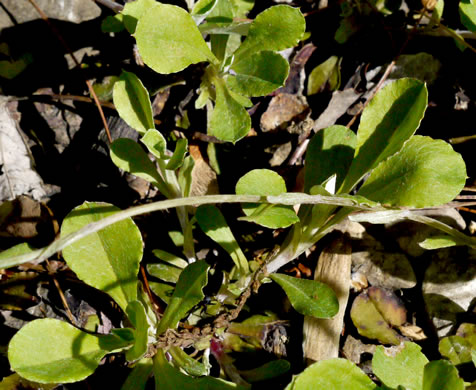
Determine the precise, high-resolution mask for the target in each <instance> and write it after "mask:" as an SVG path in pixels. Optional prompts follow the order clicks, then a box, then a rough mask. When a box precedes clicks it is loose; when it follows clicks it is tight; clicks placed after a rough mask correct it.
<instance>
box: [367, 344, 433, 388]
mask: <svg viewBox="0 0 476 390" xmlns="http://www.w3.org/2000/svg"><path fill="white" fill-rule="evenodd" d="M427 363H428V359H427V358H426V357H425V355H423V354H422V353H421V348H420V346H418V345H417V344H415V343H411V342H405V343H404V344H403V347H402V346H398V347H392V348H389V349H387V350H385V348H383V347H382V346H381V345H379V346H378V347H377V349H376V350H375V353H374V356H373V359H372V370H373V372H374V374H375V375H377V377H378V378H379V379H380V380H381V381H382V382H383V383H384V384H385V385H386V386H388V387H391V388H395V389H396V388H398V386H403V387H404V388H405V389H406V390H421V389H422V385H423V370H424V367H425V365H426V364H427Z"/></svg>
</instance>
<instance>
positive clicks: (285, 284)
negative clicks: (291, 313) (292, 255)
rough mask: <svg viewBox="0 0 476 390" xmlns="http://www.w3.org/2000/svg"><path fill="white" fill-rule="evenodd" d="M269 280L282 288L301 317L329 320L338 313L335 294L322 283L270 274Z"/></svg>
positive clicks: (337, 302)
mask: <svg viewBox="0 0 476 390" xmlns="http://www.w3.org/2000/svg"><path fill="white" fill-rule="evenodd" d="M270 278H271V279H273V280H274V281H275V282H276V283H278V284H279V285H280V286H281V287H282V288H283V290H284V291H285V292H286V295H287V296H288V298H289V300H290V301H291V305H292V306H293V307H294V309H295V310H296V311H297V312H298V313H300V314H302V315H305V316H311V317H316V318H330V317H332V316H334V315H336V314H337V312H338V311H339V301H338V300H337V297H336V294H335V293H334V291H333V290H332V289H331V288H330V287H329V286H327V285H326V284H324V283H320V282H318V281H315V280H308V279H299V278H294V277H292V276H287V275H283V274H272V275H270Z"/></svg>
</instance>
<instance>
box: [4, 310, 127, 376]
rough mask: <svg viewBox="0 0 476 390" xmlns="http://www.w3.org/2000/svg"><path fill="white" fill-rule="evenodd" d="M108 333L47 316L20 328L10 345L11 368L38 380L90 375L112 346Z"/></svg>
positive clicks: (117, 346)
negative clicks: (106, 342) (105, 342)
mask: <svg viewBox="0 0 476 390" xmlns="http://www.w3.org/2000/svg"><path fill="white" fill-rule="evenodd" d="M105 338H108V336H96V335H93V334H89V333H86V332H83V331H81V330H79V329H77V328H75V327H74V326H72V325H69V324H68V323H66V322H63V321H59V320H55V319H51V318H47V319H41V320H35V321H32V322H30V323H29V324H27V325H25V326H24V327H23V328H21V329H20V330H19V331H18V333H17V334H15V336H14V337H13V338H12V340H11V341H10V344H9V346H8V360H9V361H10V366H11V368H12V370H14V371H16V372H17V373H18V374H19V375H20V376H22V377H23V378H26V379H28V380H31V381H35V382H39V383H71V382H77V381H80V380H82V379H84V378H86V377H88V376H89V375H91V374H92V373H93V372H94V370H95V369H96V367H97V366H98V364H99V362H100V361H101V359H102V358H103V357H104V356H105V355H106V354H107V353H108V352H110V351H111V349H110V348H111V347H112V348H114V349H115V348H120V347H121V346H122V345H121V344H118V345H116V346H112V345H109V348H105V347H104V346H103V343H102V340H104V339H105Z"/></svg>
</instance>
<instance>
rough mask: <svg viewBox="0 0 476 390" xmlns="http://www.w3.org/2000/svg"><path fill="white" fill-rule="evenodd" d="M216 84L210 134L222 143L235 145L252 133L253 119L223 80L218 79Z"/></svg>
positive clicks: (210, 119) (209, 126)
mask: <svg viewBox="0 0 476 390" xmlns="http://www.w3.org/2000/svg"><path fill="white" fill-rule="evenodd" d="M214 84H215V89H216V100H215V107H214V109H213V112H212V113H211V115H210V118H209V123H208V133H209V134H210V135H213V136H215V137H217V138H218V139H220V140H222V141H228V142H233V143H235V142H237V141H239V140H240V139H242V138H243V137H245V136H246V135H247V134H248V132H249V131H250V129H251V118H250V116H249V115H248V113H247V112H246V109H245V108H244V107H243V104H241V103H242V102H239V101H237V100H236V99H235V97H234V96H233V94H232V93H231V91H229V90H228V87H227V86H226V84H225V82H224V81H223V80H222V79H219V78H216V79H215V80H214Z"/></svg>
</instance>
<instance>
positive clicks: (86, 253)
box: [61, 202, 142, 310]
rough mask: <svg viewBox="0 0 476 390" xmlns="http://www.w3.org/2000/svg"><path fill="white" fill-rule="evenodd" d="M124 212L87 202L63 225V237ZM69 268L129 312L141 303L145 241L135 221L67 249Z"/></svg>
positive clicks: (126, 222)
mask: <svg viewBox="0 0 476 390" xmlns="http://www.w3.org/2000/svg"><path fill="white" fill-rule="evenodd" d="M118 211H120V210H119V209H118V208H117V207H115V206H112V205H110V204H107V203H90V202H85V203H83V204H82V205H81V206H79V207H76V208H75V209H74V210H73V211H71V212H70V213H69V214H68V215H67V216H66V218H65V219H64V221H63V224H62V226H61V235H62V236H66V235H68V234H70V233H73V232H75V231H77V230H79V229H80V228H82V227H83V226H85V225H87V224H89V223H91V222H95V221H98V220H100V219H102V218H104V217H106V216H108V215H111V214H113V213H115V212H118ZM63 257H64V259H65V260H66V262H67V263H68V266H69V267H70V268H71V269H72V270H73V271H74V272H75V273H76V275H77V276H78V278H79V279H81V280H83V281H84V282H85V283H87V284H89V285H90V286H93V287H95V288H97V289H99V290H102V291H104V292H106V293H107V294H109V295H110V296H111V297H112V298H113V299H114V300H115V301H116V302H117V304H118V305H119V306H120V307H121V308H122V309H123V310H125V309H126V307H127V304H128V303H129V302H132V301H135V300H137V274H138V272H139V262H140V260H141V259H142V237H141V234H140V231H139V229H138V228H137V226H136V225H135V224H134V222H133V221H132V219H131V218H128V219H125V220H123V221H120V222H117V223H115V224H114V225H110V226H108V227H106V228H104V229H102V230H100V231H98V232H96V233H93V234H90V235H88V236H86V237H84V238H82V239H80V240H79V241H76V242H75V243H73V244H71V245H69V246H67V247H66V248H64V249H63Z"/></svg>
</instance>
